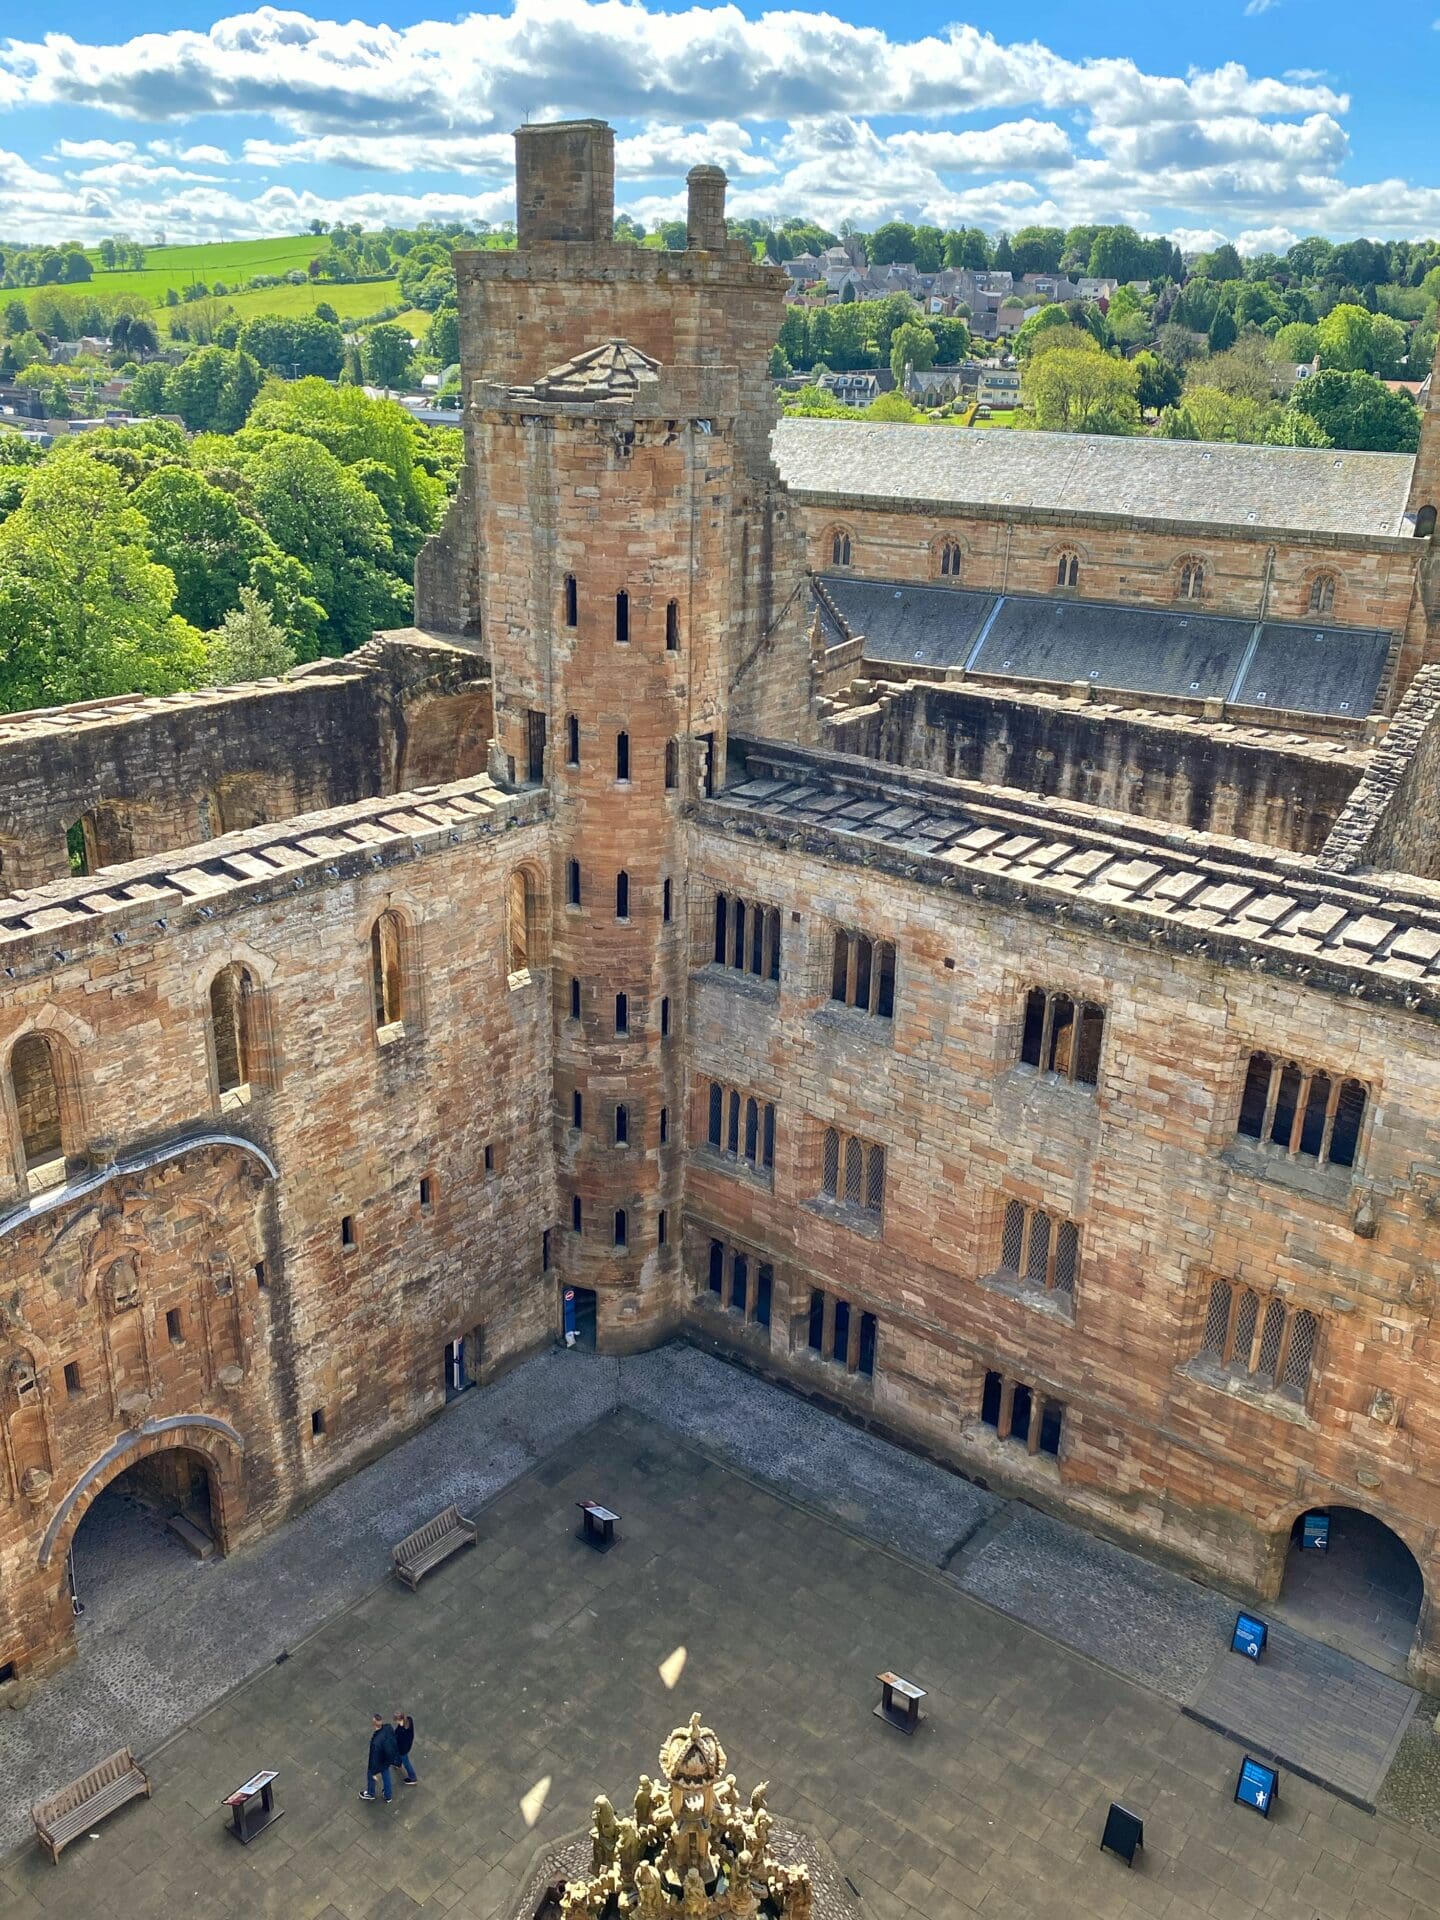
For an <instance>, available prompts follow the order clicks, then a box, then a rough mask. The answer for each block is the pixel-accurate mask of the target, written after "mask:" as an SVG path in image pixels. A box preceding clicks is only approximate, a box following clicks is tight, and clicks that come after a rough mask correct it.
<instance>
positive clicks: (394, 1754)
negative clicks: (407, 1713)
mask: <svg viewBox="0 0 1440 1920" xmlns="http://www.w3.org/2000/svg"><path fill="white" fill-rule="evenodd" d="M370 1728H371V1731H370V1758H369V1759H368V1761H367V1762H366V1764H365V1791H364V1793H362V1794H361V1796H360V1798H361V1799H362V1800H373V1799H374V1798H375V1776H376V1774H377V1773H378V1774H379V1776H380V1784H381V1786H382V1787H383V1788H384V1790H385V1798H386V1799H387V1800H389V1799H390V1797H391V1783H390V1769H391V1768H392V1767H393V1766H395V1765H396V1764H397V1762H398V1761H399V1758H400V1751H399V1748H398V1747H397V1746H396V1744H395V1729H394V1728H393V1727H392V1726H391V1725H390V1724H389V1723H388V1722H387V1721H385V1720H382V1719H381V1718H380V1715H379V1714H378V1713H375V1714H372V1715H371V1716H370Z"/></svg>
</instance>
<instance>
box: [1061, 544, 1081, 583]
mask: <svg viewBox="0 0 1440 1920" xmlns="http://www.w3.org/2000/svg"><path fill="white" fill-rule="evenodd" d="M1055 584H1056V586H1057V587H1078V586H1079V584H1080V556H1079V554H1078V553H1071V552H1070V551H1069V549H1068V548H1067V549H1066V551H1065V552H1064V553H1062V554H1061V555H1060V557H1059V559H1058V560H1057V561H1056V562H1055Z"/></svg>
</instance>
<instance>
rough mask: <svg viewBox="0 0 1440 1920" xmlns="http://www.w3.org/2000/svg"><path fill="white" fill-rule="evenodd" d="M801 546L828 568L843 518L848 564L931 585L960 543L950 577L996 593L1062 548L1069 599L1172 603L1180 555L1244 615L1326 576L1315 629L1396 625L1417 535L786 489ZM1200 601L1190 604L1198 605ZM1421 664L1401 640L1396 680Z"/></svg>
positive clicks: (1032, 582) (1420, 549) (1284, 605)
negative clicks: (1301, 530)
mask: <svg viewBox="0 0 1440 1920" xmlns="http://www.w3.org/2000/svg"><path fill="white" fill-rule="evenodd" d="M792 498H793V499H794V501H795V504H796V511H797V514H798V517H799V518H800V519H801V521H802V522H803V526H804V531H805V545H806V552H807V555H808V558H809V564H810V566H811V567H812V568H813V569H814V570H815V571H816V572H831V571H833V558H832V550H831V538H832V535H833V533H834V530H835V529H836V528H837V527H843V528H844V529H845V530H846V531H848V532H849V534H850V539H851V567H852V570H853V571H854V572H855V573H858V574H861V575H863V576H866V577H868V578H871V579H876V580H933V581H936V582H939V581H940V579H941V574H940V546H941V543H942V541H943V540H946V539H949V540H958V541H959V543H960V545H961V548H962V549H963V555H962V562H961V571H960V576H959V579H958V581H956V582H955V584H958V585H963V586H965V587H970V588H976V589H980V590H984V591H987V592H996V593H1037V594H1053V593H1054V591H1055V584H1056V568H1057V565H1058V562H1059V557H1060V554H1061V553H1062V552H1072V553H1075V554H1077V555H1078V556H1079V561H1080V579H1079V587H1078V590H1077V591H1078V597H1079V598H1081V599H1095V600H1105V601H1113V602H1116V603H1119V604H1124V603H1126V602H1130V603H1135V604H1138V605H1142V606H1164V607H1168V606H1171V605H1173V604H1174V603H1175V601H1176V596H1177V592H1178V581H1179V572H1180V567H1181V564H1182V562H1183V561H1185V560H1187V559H1190V558H1198V559H1200V560H1202V561H1203V562H1204V564H1205V569H1206V580H1205V594H1204V598H1203V601H1202V602H1201V607H1202V608H1203V611H1205V612H1206V613H1216V614H1230V615H1235V616H1237V617H1240V618H1243V619H1247V620H1258V619H1262V618H1263V619H1267V620H1296V621H1300V622H1302V623H1304V622H1308V621H1310V620H1312V619H1313V618H1314V615H1312V614H1311V613H1310V612H1309V598H1310V587H1311V583H1312V582H1313V580H1314V579H1315V576H1316V575H1317V574H1319V573H1329V574H1334V575H1335V576H1336V580H1337V587H1336V593H1335V604H1334V607H1333V609H1332V610H1331V612H1329V613H1328V614H1326V615H1325V617H1324V620H1323V622H1322V623H1321V624H1323V625H1325V626H1350V627H1367V628H1376V629H1379V630H1381V631H1384V632H1387V633H1400V632H1404V631H1405V630H1406V625H1407V621H1408V620H1409V619H1410V614H1411V606H1412V602H1413V600H1414V598H1415V594H1416V575H1417V569H1418V567H1419V565H1420V562H1421V561H1422V559H1423V558H1424V547H1425V545H1426V544H1427V543H1423V542H1420V541H1414V540H1406V539H1398V538H1397V539H1386V538H1381V537H1379V536H1370V537H1364V536H1357V537H1356V538H1355V539H1354V540H1352V541H1346V542H1342V541H1340V540H1337V538H1336V537H1335V536H1334V535H1333V534H1323V535H1321V534H1316V535H1314V536H1313V537H1305V536H1302V535H1295V536H1292V537H1289V538H1287V539H1286V540H1284V541H1283V542H1272V541H1267V540H1263V539H1256V538H1254V536H1253V535H1249V534H1247V533H1246V531H1245V529H1244V528H1238V527H1237V528H1224V527H1209V526H1206V527H1193V526H1186V525H1183V524H1179V523H1174V522H1165V521H1135V522H1131V523H1129V524H1128V525H1127V524H1121V525H1117V526H1103V525H1099V524H1087V523H1085V522H1083V521H1078V520H1076V519H1075V518H1074V517H1073V516H1067V515H1066V514H1065V513H1064V512H1063V511H1061V510H1058V509H1057V510H1054V511H1044V512H1039V511H1026V510H1023V509H1019V508H1015V509H1005V510H1001V509H988V510H987V509H981V508H974V509H970V510H968V511H967V510H966V509H965V508H956V509H953V510H945V511H941V510H937V509H934V508H931V507H927V506H924V505H918V504H917V506H916V507H914V508H906V507H872V506H867V505H865V504H864V503H862V502H858V501H853V500H846V499H844V498H842V497H840V496H834V495H820V494H809V493H807V494H795V495H793V496H792ZM1198 610H1199V609H1197V611H1198ZM1420 664H1421V655H1420V654H1419V653H1417V652H1415V650H1414V649H1413V647H1411V646H1410V643H1409V641H1408V640H1407V643H1406V651H1405V652H1404V653H1403V654H1402V665H1401V685H1402V686H1403V685H1404V684H1406V683H1408V680H1409V678H1410V676H1411V675H1412V674H1413V673H1414V671H1415V670H1416V668H1417V667H1418V666H1419V665H1420Z"/></svg>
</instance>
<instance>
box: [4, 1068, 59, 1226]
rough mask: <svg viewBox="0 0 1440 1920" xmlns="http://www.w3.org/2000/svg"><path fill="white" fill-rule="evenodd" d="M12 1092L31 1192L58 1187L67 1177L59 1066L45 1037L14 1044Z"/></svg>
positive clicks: (11, 1069)
mask: <svg viewBox="0 0 1440 1920" xmlns="http://www.w3.org/2000/svg"><path fill="white" fill-rule="evenodd" d="M10 1090H11V1092H12V1093H13V1095H14V1097H15V1110H16V1112H17V1113H18V1114H19V1116H20V1147H21V1151H22V1153H23V1154H24V1156H25V1174H26V1178H27V1180H28V1183H29V1186H30V1189H31V1191H32V1192H36V1191H39V1190H40V1189H41V1188H44V1187H50V1186H56V1185H58V1184H59V1182H60V1181H62V1180H63V1179H64V1177H65V1144H64V1128H63V1125H62V1119H61V1106H60V1062H59V1060H58V1058H57V1056H56V1052H55V1048H54V1044H53V1043H52V1041H51V1040H50V1039H49V1038H48V1037H47V1036H46V1035H44V1034H39V1033H27V1034H25V1035H23V1036H22V1037H21V1038H20V1039H19V1040H17V1041H16V1042H15V1049H14V1052H13V1053H12V1054H11V1055H10Z"/></svg>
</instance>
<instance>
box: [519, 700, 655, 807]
mask: <svg viewBox="0 0 1440 1920" xmlns="http://www.w3.org/2000/svg"><path fill="white" fill-rule="evenodd" d="M542 755H543V746H542ZM565 764H566V766H567V767H570V768H572V769H578V767H579V766H580V716H579V714H578V713H567V714H566V716H565ZM531 777H532V778H533V779H535V780H540V779H542V778H543V777H544V762H543V758H542V759H541V760H540V761H539V762H536V760H535V757H534V755H533V754H532V766H531ZM615 778H616V780H617V781H628V780H629V778H630V735H629V734H628V733H627V732H625V731H624V730H623V729H622V730H621V731H620V732H619V733H617V734H616V736H615ZM679 784H680V742H679V741H678V740H675V739H671V740H667V741H666V742H665V786H666V789H667V790H673V789H674V788H676V787H678V786H679Z"/></svg>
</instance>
